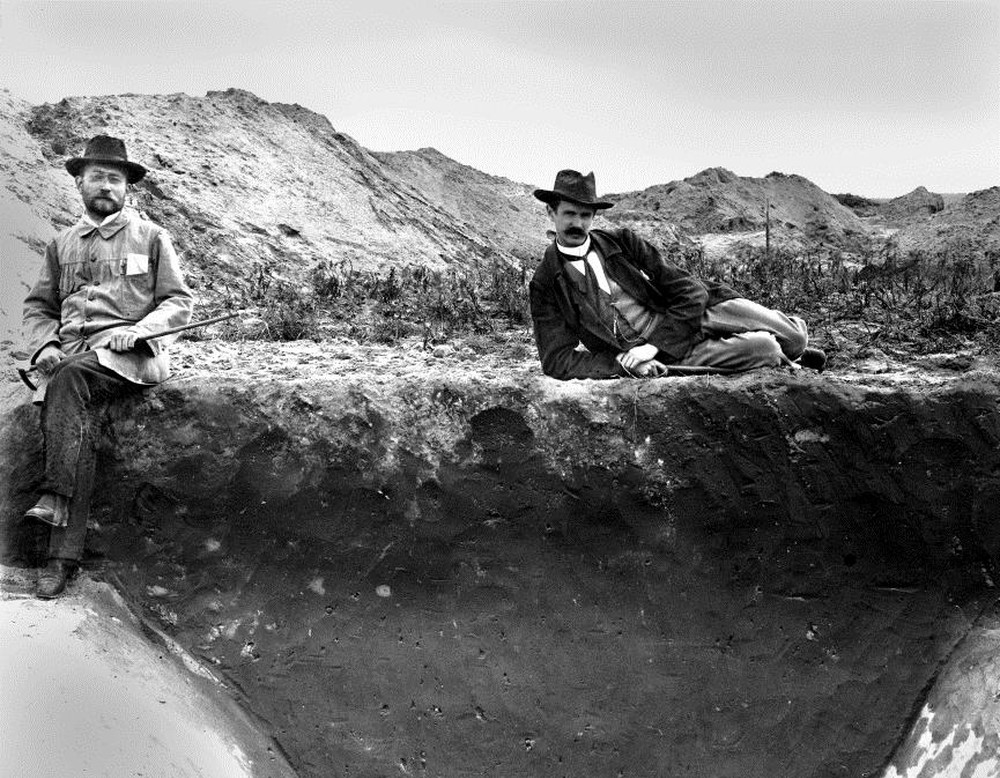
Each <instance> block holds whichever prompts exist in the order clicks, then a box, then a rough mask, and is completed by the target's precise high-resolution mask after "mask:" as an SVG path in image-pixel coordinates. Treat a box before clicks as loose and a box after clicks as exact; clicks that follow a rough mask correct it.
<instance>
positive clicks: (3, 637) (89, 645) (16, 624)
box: [0, 568, 293, 778]
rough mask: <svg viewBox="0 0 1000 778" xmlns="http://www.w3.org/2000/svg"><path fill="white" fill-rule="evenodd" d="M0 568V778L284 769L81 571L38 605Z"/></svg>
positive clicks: (226, 776) (230, 777)
mask: <svg viewBox="0 0 1000 778" xmlns="http://www.w3.org/2000/svg"><path fill="white" fill-rule="evenodd" d="M2 571H3V578H4V581H3V583H4V586H3V589H4V592H3V594H2V595H0V645H2V646H3V652H2V659H0V688H2V689H3V699H2V703H0V727H2V730H3V733H4V734H3V737H2V738H0V775H2V776H4V777H5V778H6V777H9V778H13V777H14V776H17V777H18V778H53V777H54V776H106V777H107V778H124V777H125V776H171V777H172V778H196V777H198V778H255V777H256V776H265V775H268V776H271V775H273V776H285V775H293V773H292V772H291V771H290V770H289V769H288V768H287V767H285V766H284V765H283V763H282V761H281V759H280V757H279V756H278V755H277V754H275V753H273V752H272V753H271V754H268V753H267V752H268V744H267V741H266V739H265V738H264V736H262V735H260V734H259V733H257V732H255V731H254V730H253V729H252V727H250V726H249V725H248V722H246V721H241V720H240V716H239V714H235V715H234V714H233V712H232V711H231V710H229V711H227V707H228V706H227V705H226V704H225V703H224V702H222V701H221V700H220V699H219V698H220V695H221V692H220V690H218V689H216V688H213V681H211V680H209V679H208V678H204V677H201V678H200V677H198V676H197V675H195V674H194V673H192V672H191V670H190V669H188V668H185V667H184V665H183V663H182V662H180V661H178V658H177V657H176V656H174V655H172V654H171V653H170V652H169V651H167V650H164V649H163V648H160V647H159V646H157V645H156V643H154V642H152V641H150V640H149V639H147V638H145V637H144V636H143V634H142V633H141V629H140V626H139V624H138V623H137V622H136V620H135V619H134V617H133V616H132V615H131V613H130V612H129V611H128V609H127V608H126V607H125V605H124V602H123V601H122V600H121V598H120V597H119V596H118V595H117V594H116V593H115V592H114V590H113V589H112V588H111V587H109V586H108V585H107V584H102V583H97V582H94V581H92V580H89V579H88V578H85V577H82V578H81V579H80V580H78V581H76V582H74V583H73V584H72V585H71V588H70V589H69V590H68V592H67V594H66V595H64V596H63V597H62V598H60V599H57V600H52V601H42V600H37V599H34V598H33V596H32V595H31V594H30V591H31V589H32V586H33V579H34V571H23V570H17V569H12V568H3V569H2ZM202 672H203V673H204V672H205V671H203V670H202Z"/></svg>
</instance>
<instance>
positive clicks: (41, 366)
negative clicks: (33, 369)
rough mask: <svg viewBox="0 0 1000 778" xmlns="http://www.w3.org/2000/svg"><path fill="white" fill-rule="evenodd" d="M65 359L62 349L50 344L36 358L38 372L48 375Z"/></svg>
mask: <svg viewBox="0 0 1000 778" xmlns="http://www.w3.org/2000/svg"><path fill="white" fill-rule="evenodd" d="M65 358H66V355H65V354H63V352H62V349H61V348H59V347H58V346H53V345H52V344H51V343H50V344H49V345H48V346H46V347H45V348H43V349H42V350H41V351H40V352H38V356H37V357H35V365H36V366H37V367H38V370H39V372H41V374H42V375H48V374H49V373H51V372H52V371H53V370H55V367H56V365H58V364H59V363H60V362H62V361H63V360H64V359H65Z"/></svg>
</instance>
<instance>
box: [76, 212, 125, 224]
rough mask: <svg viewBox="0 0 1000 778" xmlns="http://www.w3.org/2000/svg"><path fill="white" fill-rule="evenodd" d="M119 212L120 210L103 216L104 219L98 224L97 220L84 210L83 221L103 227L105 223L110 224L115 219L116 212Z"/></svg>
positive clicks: (116, 216)
mask: <svg viewBox="0 0 1000 778" xmlns="http://www.w3.org/2000/svg"><path fill="white" fill-rule="evenodd" d="M120 213H121V211H120V210H118V211H115V212H114V213H112V214H108V215H107V216H105V217H104V221H102V222H101V223H100V224H98V223H97V222H95V221H94V220H93V219H92V218H91V217H90V214H89V213H87V212H86V211H84V212H83V219H84V221H86V222H89V223H90V224H92V225H94V226H95V227H103V226H104V225H105V224H110V223H111V222H113V221H114V220H115V219H117V218H118V214H120Z"/></svg>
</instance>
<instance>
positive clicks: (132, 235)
mask: <svg viewBox="0 0 1000 778" xmlns="http://www.w3.org/2000/svg"><path fill="white" fill-rule="evenodd" d="M66 170H68V171H69V173H70V174H71V175H72V176H73V177H74V178H75V179H76V187H77V189H78V190H79V192H80V196H81V198H82V200H83V207H84V214H83V216H82V217H81V218H80V220H79V221H78V222H77V223H76V224H75V225H73V226H72V227H69V228H68V229H66V230H64V231H62V232H61V233H59V235H57V236H56V238H55V239H54V240H53V241H52V242H51V243H50V244H49V246H48V248H47V249H46V251H45V259H44V261H43V263H42V268H41V272H40V275H39V278H38V282H37V283H36V284H35V286H34V288H33V289H32V290H31V292H30V293H29V294H28V296H27V298H26V299H25V302H24V334H25V340H26V343H27V345H28V348H29V349H30V352H31V354H32V357H31V361H32V362H33V363H34V364H35V365H36V367H37V368H38V371H39V372H40V373H41V374H42V378H43V381H42V383H41V384H40V385H39V394H38V395H36V398H35V399H36V402H38V401H41V402H42V409H41V410H42V412H41V426H42V436H43V440H44V455H45V474H44V478H43V480H42V484H41V495H40V498H39V500H38V503H37V504H36V505H35V506H34V507H32V508H30V509H29V510H28V511H27V513H26V514H25V517H26V518H28V519H32V520H37V521H41V522H44V523H45V524H48V525H50V527H51V529H50V534H49V550H48V563H47V565H46V567H45V569H44V570H43V571H42V573H41V574H40V575H39V578H38V590H37V594H38V596H39V597H43V598H51V597H55V596H57V595H58V594H59V593H60V592H62V590H63V588H64V587H65V586H66V581H67V578H68V577H69V576H70V575H71V574H72V573H73V571H74V569H75V568H76V566H77V564H78V563H79V561H80V559H81V557H82V556H83V545H84V536H85V534H86V531H87V516H88V513H89V507H90V495H91V491H92V487H93V481H94V471H95V454H94V427H95V425H96V419H95V416H96V413H97V412H98V411H99V409H100V408H102V407H104V406H105V405H106V403H108V402H109V401H112V400H114V399H116V398H118V397H121V396H124V395H125V394H128V393H130V392H133V391H136V390H137V389H139V388H140V387H142V386H148V385H151V384H156V383H159V382H160V381H163V380H164V379H165V378H167V376H168V375H169V374H170V365H169V360H168V356H167V351H166V348H165V345H164V342H165V341H167V340H168V338H164V339H162V340H149V341H146V340H142V339H141V338H142V337H143V336H144V335H150V334H152V333H154V332H156V331H162V330H165V329H169V328H172V327H176V326H180V325H184V324H187V323H188V321H189V320H190V318H191V309H192V307H193V300H192V297H191V292H190V291H189V290H188V288H187V286H186V284H185V283H184V280H183V278H182V277H181V271H180V267H179V265H178V261H177V255H176V254H175V253H174V249H173V246H172V244H171V242H170V237H169V235H168V234H167V233H166V231H165V230H163V229H162V228H161V227H158V226H157V225H155V224H153V223H152V222H150V221H146V220H145V219H142V218H140V216H139V215H138V214H137V213H135V212H133V211H128V210H125V209H124V205H125V191H126V187H127V185H128V184H134V183H136V182H137V181H139V180H141V179H142V177H143V176H144V175H145V174H146V169H145V168H144V167H143V166H142V165H139V164H136V163H135V162H130V161H129V159H128V156H127V154H126V152H125V144H124V142H123V141H121V140H119V139H118V138H111V137H108V136H106V135H98V136H97V137H95V138H93V139H92V140H91V141H90V143H88V144H87V148H86V151H85V152H84V155H83V156H82V157H74V158H72V159H70V160H69V161H67V162H66ZM77 355H79V356H77ZM70 356H72V358H68V357H70ZM43 397H44V399H42V398H43Z"/></svg>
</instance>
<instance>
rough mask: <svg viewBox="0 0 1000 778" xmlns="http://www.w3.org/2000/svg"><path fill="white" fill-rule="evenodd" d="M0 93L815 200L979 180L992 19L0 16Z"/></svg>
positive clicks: (941, 188)
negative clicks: (299, 117)
mask: <svg viewBox="0 0 1000 778" xmlns="http://www.w3.org/2000/svg"><path fill="white" fill-rule="evenodd" d="M0 87H6V88H7V89H9V90H10V91H11V93H12V94H13V95H14V96H16V97H20V98H23V99H25V100H28V101H29V102H31V103H35V104H38V103H43V102H55V101H58V100H60V99H61V98H62V97H64V96H69V95H97V94H117V93H122V92H138V93H146V94H162V93H172V92H186V93H188V94H191V95H204V94H205V92H207V91H209V90H216V89H226V88H229V87H240V88H243V89H247V90H250V91H251V92H253V93H255V94H256V95H258V96H259V97H261V98H263V99H265V100H268V101H272V102H287V103H300V104H301V105H303V106H305V107H307V108H310V109H312V110H314V111H317V112H318V113H321V114H324V115H325V116H326V117H327V118H329V119H330V121H331V122H332V123H333V125H334V126H335V127H336V128H337V129H338V130H340V131H342V132H346V133H347V134H348V135H351V136H353V137H354V138H355V139H357V140H358V141H359V142H360V143H361V144H362V145H364V146H366V147H367V148H369V149H373V150H379V151H384V150H399V149H411V148H419V147H422V146H434V147H435V148H437V149H439V150H440V151H442V152H443V153H445V154H447V155H448V156H450V157H453V158H455V159H457V160H459V161H460V162H464V163H466V164H469V165H472V166H474V167H476V168H479V169H480V170H484V171H486V172H489V173H494V174H498V175H504V176H507V177H509V178H513V179H515V180H518V181H524V182H526V183H530V184H533V185H536V186H544V187H546V188H548V187H549V186H550V185H551V184H552V181H553V178H554V175H555V171H556V170H558V169H559V168H562V167H572V168H576V169H578V170H582V171H584V172H586V171H588V170H594V171H595V173H596V175H597V184H598V189H599V190H600V191H601V192H621V191H626V190H633V189H641V188H644V187H646V186H650V185H653V184H659V183H666V182H667V181H671V180H674V179H679V178H684V177H686V176H690V175H693V174H695V173H697V172H698V171H700V170H703V169H704V168H707V167H716V166H719V167H726V168H729V169H730V170H732V171H734V172H735V173H738V174H739V175H743V176H764V175H766V174H767V173H769V172H771V171H773V170H778V171H781V172H783V173H798V174H800V175H803V176H805V177H806V178H809V179H810V180H812V181H813V182H815V183H816V184H818V185H819V186H820V187H822V188H823V189H825V190H826V191H829V192H848V191H849V192H854V193H856V194H863V195H868V196H875V197H882V196H895V195H899V194H904V193H906V192H908V191H910V190H912V189H914V188H915V187H917V186H919V185H923V186H926V187H927V188H928V189H931V190H932V191H937V192H967V191H973V190H976V189H983V188H986V187H989V186H995V185H998V184H1000V3H997V2H994V1H993V0H989V1H983V2H979V1H975V2H952V1H949V0H905V1H903V2H884V1H883V0H837V1H836V2H825V1H821V0H817V1H815V2H810V1H803V0H798V1H795V2H792V1H790V0H775V1H773V2H764V1H753V2H751V1H750V0H746V1H745V2H737V1H734V0H728V1H725V2H698V1H696V0H688V1H686V2H614V1H613V0H603V1H602V2H583V1H581V0H574V1H573V2H556V1H555V0H552V1H551V2H542V1H541V0H533V1H530V2H514V1H513V0H496V1H494V2H487V1H485V0H469V1H467V2H424V1H423V0H409V2H380V1H379V0H364V2H358V1H357V0H347V1H345V2H336V1H335V0H324V1H323V2H289V1H284V2H278V1H277V0H274V1H272V2H266V3H265V2H256V3H254V2H242V1H241V2H235V1H230V0H221V1H220V0H215V1H213V2H207V1H206V2H195V3H192V2H183V1H180V0H178V1H177V2H171V1H166V0H164V1H160V2H152V1H148V2H137V1H134V2H127V1H125V0H119V1H118V2H109V3H95V2H84V1H82V0H81V1H74V0H64V1H63V2H36V1H34V0H32V1H31V2H24V1H20V0H16V1H14V2H11V1H10V0H0Z"/></svg>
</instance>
